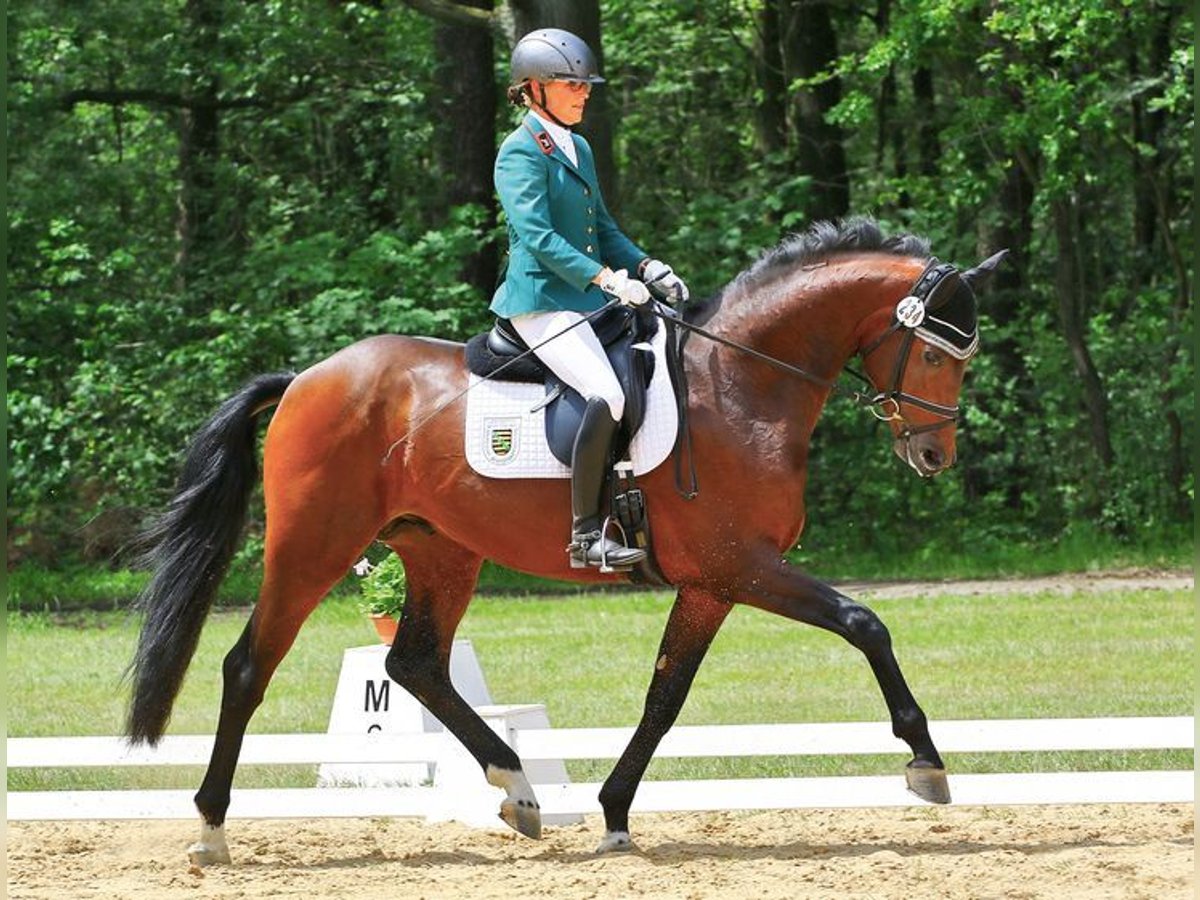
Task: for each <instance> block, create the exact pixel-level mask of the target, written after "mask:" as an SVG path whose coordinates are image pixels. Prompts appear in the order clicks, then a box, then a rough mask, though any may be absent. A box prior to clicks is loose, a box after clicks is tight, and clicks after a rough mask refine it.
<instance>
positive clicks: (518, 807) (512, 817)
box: [500, 797, 542, 841]
mask: <svg viewBox="0 0 1200 900" xmlns="http://www.w3.org/2000/svg"><path fill="white" fill-rule="evenodd" d="M500 818H501V819H503V820H504V824H505V825H507V826H508V827H509V828H511V829H512V830H513V831H516V832H518V833H519V834H523V835H525V837H527V838H533V839H534V840H535V841H536V840H539V839H541V836H542V812H541V810H540V809H538V807H537V804H536V803H534V802H532V801H530V800H514V799H513V798H511V797H510V798H508V799H507V800H504V801H503V802H501V804H500Z"/></svg>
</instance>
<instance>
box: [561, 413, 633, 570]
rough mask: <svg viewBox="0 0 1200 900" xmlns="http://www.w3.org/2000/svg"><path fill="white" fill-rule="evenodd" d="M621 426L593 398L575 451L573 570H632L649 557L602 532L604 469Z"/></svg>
mask: <svg viewBox="0 0 1200 900" xmlns="http://www.w3.org/2000/svg"><path fill="white" fill-rule="evenodd" d="M616 433H617V423H616V422H614V421H613V420H612V416H611V415H610V414H609V411H608V404H607V403H606V402H605V401H604V400H602V399H600V398H599V397H593V398H592V399H591V400H589V401H588V403H587V408H586V409H584V411H583V421H582V422H581V423H580V425H579V433H578V434H577V435H576V436H575V446H574V448H573V450H572V452H571V515H572V523H571V532H572V534H571V545H570V546H569V547H568V548H567V550H568V552H569V553H570V554H571V567H572V568H574V569H582V568H584V567H586V566H601V567H603V568H613V569H628V568H630V567H631V566H635V565H637V564H638V563H640V562H641V561H642V560H643V559H645V558H646V551H645V550H638V549H636V548H631V547H626V546H624V545H623V544H619V543H617V542H616V541H614V540H610V539H609V538H608V537H606V536H605V535H604V534H603V533H602V532H601V524H600V494H601V493H602V492H603V490H604V470H605V468H606V467H607V466H608V452H609V449H610V448H611V447H612V440H613V436H614V435H615V434H616Z"/></svg>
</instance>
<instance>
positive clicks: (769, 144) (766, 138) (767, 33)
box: [754, 0, 787, 156]
mask: <svg viewBox="0 0 1200 900" xmlns="http://www.w3.org/2000/svg"><path fill="white" fill-rule="evenodd" d="M779 39H780V33H779V6H778V0H763V4H762V6H760V7H759V8H758V10H757V11H756V12H755V13H754V81H755V84H756V85H757V86H758V91H759V94H760V97H759V100H758V102H757V103H755V104H754V141H755V145H756V146H757V147H758V150H759V153H761V154H763V155H764V156H765V155H769V154H773V153H778V152H779V151H780V150H783V149H784V148H785V147H786V146H787V85H786V84H785V83H784V80H783V50H782V48H781V47H780V43H779Z"/></svg>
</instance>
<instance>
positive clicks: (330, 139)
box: [7, 0, 1194, 564]
mask: <svg viewBox="0 0 1200 900" xmlns="http://www.w3.org/2000/svg"><path fill="white" fill-rule="evenodd" d="M468 6H471V7H473V8H474V11H473V12H472V9H469V8H468ZM478 7H486V8H484V9H479V8H478ZM435 14H436V15H435ZM472 17H474V18H472ZM597 21H598V22H599V26H598V27H599V30H598V31H597V30H596V29H597V25H596V22H597ZM472 22H474V24H472ZM537 24H556V25H561V26H565V27H569V28H572V29H573V30H577V31H579V32H581V33H583V34H584V35H585V36H587V37H588V38H589V39H590V40H592V41H593V43H596V42H597V41H598V43H599V45H600V47H601V48H602V55H603V60H604V66H605V69H606V74H607V75H608V77H609V79H610V83H609V84H608V85H607V86H606V87H604V88H602V89H600V91H598V92H597V94H596V95H595V96H594V97H593V101H592V104H591V106H590V107H589V119H588V122H587V123H586V131H587V132H588V134H589V135H590V137H591V139H592V141H593V145H594V146H595V147H596V150H597V155H598V158H599V160H600V163H601V169H602V172H603V173H604V177H605V179H606V181H607V182H608V187H607V195H608V198H609V200H610V205H611V206H613V207H614V209H615V210H616V211H617V213H618V216H619V218H620V219H621V221H622V222H623V224H624V227H625V229H626V230H627V231H628V232H629V233H630V235H631V236H633V237H634V238H635V240H637V241H638V242H639V243H641V244H642V245H643V246H645V247H647V248H648V249H649V250H650V251H651V252H652V253H653V254H655V255H656V256H660V257H662V258H664V259H666V260H667V261H669V262H670V263H671V264H673V265H674V266H675V267H676V269H677V270H678V271H679V272H681V273H682V274H683V275H684V276H685V277H686V278H687V279H688V281H689V282H690V284H691V285H692V287H693V291H694V292H695V293H697V294H707V293H711V292H713V291H715V290H717V289H719V288H720V286H721V285H722V284H724V283H725V282H726V281H728V280H730V279H731V278H732V277H733V276H734V275H736V274H737V272H738V271H739V270H741V269H742V268H743V267H744V266H745V265H747V264H748V263H749V262H750V261H751V260H752V259H753V258H754V257H755V256H756V255H757V253H759V252H760V251H761V250H762V249H763V248H766V247H769V246H771V245H773V244H775V243H776V242H778V241H779V240H780V239H781V238H782V237H783V236H784V235H785V234H786V233H788V232H790V231H794V230H798V229H801V228H803V227H804V226H805V225H806V224H807V223H808V222H810V221H811V220H813V219H815V218H823V217H836V216H842V215H847V214H854V213H866V214H871V215H874V216H876V217H878V218H879V219H880V221H881V222H882V223H883V224H884V225H885V227H886V228H887V229H888V230H891V231H914V232H918V233H921V234H924V235H927V236H928V237H929V238H931V240H932V245H933V248H934V252H935V253H936V254H937V255H938V256H939V257H941V258H942V259H947V260H952V261H955V262H958V263H960V264H973V263H974V262H977V261H978V260H979V259H981V258H982V257H983V256H985V255H988V254H990V253H991V252H993V251H994V250H996V249H999V248H1000V247H1001V246H1008V247H1011V249H1012V251H1013V252H1012V255H1011V256H1010V261H1009V263H1008V264H1007V265H1006V268H1005V269H1004V271H1003V273H1002V274H1001V276H1000V278H999V279H998V283H997V290H996V291H994V292H993V293H992V294H991V295H990V296H989V297H988V298H987V299H986V301H985V305H984V322H983V352H982V353H981V355H980V356H979V358H978V359H977V360H976V362H975V363H974V364H973V366H972V374H971V375H970V378H969V381H968V384H967V387H966V390H965V396H964V402H965V408H966V418H965V421H964V422H963V423H962V425H961V430H960V438H959V457H960V461H959V465H958V466H957V467H956V468H955V469H954V470H953V471H952V473H950V474H948V475H946V476H943V477H941V478H939V479H937V480H934V481H931V482H918V481H917V480H916V479H915V478H913V477H912V476H911V473H909V472H908V471H907V470H906V469H905V468H904V467H902V466H901V465H899V464H898V463H897V462H896V461H895V460H893V459H892V458H891V457H890V452H889V448H888V446H887V441H886V440H884V439H883V435H882V433H881V428H882V426H879V425H877V424H876V423H875V422H874V421H873V420H871V419H870V418H869V417H864V416H863V415H862V414H861V412H859V411H856V410H854V409H852V408H851V407H850V406H849V405H846V404H841V403H839V402H838V401H836V400H834V401H831V403H830V405H829V406H828V408H827V410H826V413H825V416H824V418H823V419H822V422H821V424H820V425H819V427H818V432H817V436H816V446H815V450H814V453H813V457H812V469H813V472H812V478H811V480H810V509H811V513H810V516H811V524H810V526H809V531H808V533H807V534H806V536H805V544H804V551H803V552H804V555H806V556H807V557H809V558H810V559H811V560H813V561H814V562H818V563H819V559H820V557H821V554H822V552H835V551H836V552H840V553H846V552H854V551H855V550H856V549H862V550H872V551H875V552H881V551H882V552H886V551H888V550H892V549H905V550H907V551H916V550H917V549H918V548H925V550H924V552H928V553H942V552H959V551H963V552H974V553H981V552H986V551H987V549H988V548H989V547H994V546H998V545H1001V544H1005V543H1011V542H1014V541H1017V542H1029V543H1031V544H1033V545H1038V544H1045V543H1048V542H1051V541H1061V540H1070V539H1074V540H1088V539H1089V538H1090V536H1092V535H1096V534H1103V535H1104V536H1106V537H1107V538H1115V539H1119V540H1125V541H1130V542H1137V541H1145V540H1148V539H1156V538H1160V537H1161V536H1162V535H1163V534H1164V533H1170V532H1171V531H1172V530H1174V531H1175V532H1177V533H1182V532H1190V527H1191V525H1190V522H1191V500H1192V496H1193V484H1192V476H1191V471H1190V469H1191V467H1190V465H1188V464H1187V461H1188V460H1190V459H1191V455H1192V450H1193V443H1192V441H1193V438H1192V426H1193V414H1192V408H1193V404H1192V391H1191V384H1192V379H1193V365H1194V364H1193V358H1192V350H1191V346H1192V336H1191V327H1192V308H1191V304H1192V300H1191V278H1192V259H1191V243H1192V242H1191V241H1190V239H1189V228H1188V223H1189V221H1190V216H1191V207H1192V196H1191V185H1192V168H1191V166H1192V162H1191V160H1192V154H1191V152H1190V151H1191V136H1192V130H1193V121H1192V112H1191V110H1192V88H1191V85H1192V77H1193V76H1192V69H1193V51H1192V47H1191V37H1190V35H1191V23H1190V19H1189V17H1188V16H1187V14H1186V11H1185V10H1184V9H1183V7H1182V5H1181V4H1177V3H1165V2H1154V0H1147V2H1140V3H1124V2H1117V0H1054V2H1049V0H1025V2H1020V3H1017V2H1012V3H992V2H983V0H910V2H901V0H867V2H865V3H862V4H844V3H821V2H814V0H727V2H703V3H701V2H695V3H688V2H677V0H669V2H668V0H604V2H600V3H597V2H596V0H586V2H585V0H575V2H559V3H548V2H545V0H543V2H535V0H525V2H513V3H511V4H506V5H504V6H503V7H499V6H498V7H497V8H496V9H491V8H490V3H489V2H488V0H475V2H474V3H473V4H466V3H429V2H415V0H414V2H411V3H409V4H405V3H400V2H364V3H285V2H282V0H261V2H257V3H240V2H231V0H184V2H180V0H174V2H168V3H162V4H146V3H143V2H140V0H138V2H135V0H94V2H85V3H65V2H47V0H37V2H32V0H15V2H13V3H10V4H9V11H8V66H9V77H10V84H9V98H8V147H9V186H8V190H9V258H8V276H9V304H10V305H9V318H8V321H9V329H8V388H9V393H8V413H9V417H10V422H9V429H10V430H9V436H10V444H9V460H10V469H9V476H8V479H9V480H8V485H7V491H8V534H9V545H8V554H9V556H8V558H9V561H10V564H11V563H12V562H14V561H16V560H21V559H34V560H38V561H41V562H51V561H57V562H62V561H78V560H79V559H80V558H91V559H94V560H97V559H109V558H111V555H112V553H113V551H114V548H115V547H116V546H117V544H119V542H120V541H121V540H122V539H124V538H125V537H126V536H127V534H128V531H129V529H130V527H131V526H132V525H133V524H134V523H136V522H137V521H138V520H139V519H140V518H141V517H142V516H143V515H144V513H145V511H146V510H148V509H151V508H153V507H154V506H155V505H157V504H159V503H161V502H162V500H163V499H164V497H165V496H166V495H167V493H168V492H169V489H170V487H171V483H172V480H173V477H174V469H175V465H176V461H177V458H178V453H179V451H180V449H181V448H182V446H183V445H184V442H185V440H186V438H187V436H188V434H189V433H190V432H191V431H192V430H193V429H194V428H195V427H196V426H197V425H198V424H199V423H200V422H201V421H202V419H203V418H204V417H205V416H206V415H207V414H208V413H209V412H211V410H212V409H213V408H214V407H215V406H216V405H217V403H218V402H220V401H221V400H222V399H223V398H224V397H225V396H226V395H228V394H229V393H230V392H231V391H233V390H234V389H235V388H236V387H237V386H238V385H239V384H240V383H241V382H242V381H243V380H245V379H247V378H248V377H250V376H252V375H254V374H256V373H259V372H263V371H267V370H274V369H281V368H297V369H298V368H303V367H305V366H308V365H310V364H312V363H313V362H315V361H317V360H318V359H320V358H322V357H324V356H326V355H328V354H329V353H332V352H333V351H335V350H337V349H338V348H340V347H341V346H343V345H345V344H347V343H349V342H351V341H354V340H357V339H359V338H361V337H364V336H367V335H370V334H376V333H381V332H403V333H413V334H433V335H439V336H443V337H448V338H455V339H462V338H465V337H467V336H469V335H470V334H471V333H473V332H474V331H476V330H478V329H480V328H482V327H483V326H484V325H485V324H486V322H487V320H488V317H487V313H486V301H487V294H488V293H489V288H490V285H491V283H492V282H493V280H494V277H495V270H496V265H497V262H498V259H499V255H500V249H501V248H500V247H499V239H500V238H501V237H502V229H501V227H500V226H499V225H498V223H497V217H496V210H495V203H494V198H493V197H492V195H491V185H490V167H491V160H492V157H493V155H494V151H495V147H496V144H497V140H498V139H499V138H500V137H501V136H502V135H503V134H504V133H506V132H507V130H508V129H509V128H511V127H512V122H513V115H512V111H511V110H510V109H509V108H507V107H506V106H505V105H504V103H503V87H504V77H505V70H506V65H507V57H508V52H509V43H508V42H509V41H510V40H511V37H512V32H513V30H514V29H515V30H516V31H518V32H521V31H524V30H525V29H526V28H528V27H532V26H534V25H537ZM880 523H882V524H880Z"/></svg>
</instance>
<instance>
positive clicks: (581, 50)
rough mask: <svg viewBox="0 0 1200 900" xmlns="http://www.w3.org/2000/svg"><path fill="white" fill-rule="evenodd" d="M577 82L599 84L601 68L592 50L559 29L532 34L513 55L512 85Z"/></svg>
mask: <svg viewBox="0 0 1200 900" xmlns="http://www.w3.org/2000/svg"><path fill="white" fill-rule="evenodd" d="M530 79H534V80H536V81H542V82H546V81H576V82H587V83H588V84H601V83H603V81H604V79H603V78H601V77H600V66H599V65H598V64H597V63H596V56H595V54H594V53H592V49H591V48H590V47H589V46H588V45H587V43H586V42H585V41H584V40H583V39H582V38H580V37H577V36H576V35H573V34H571V32H569V31H563V30H562V29H561V28H539V29H538V30H537V31H531V32H529V34H527V35H525V37H523V38H521V40H519V41H517V46H515V47H513V52H512V83H513V84H514V85H520V84H524V83H525V82H527V81H529V80H530Z"/></svg>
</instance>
